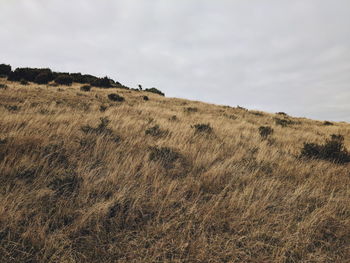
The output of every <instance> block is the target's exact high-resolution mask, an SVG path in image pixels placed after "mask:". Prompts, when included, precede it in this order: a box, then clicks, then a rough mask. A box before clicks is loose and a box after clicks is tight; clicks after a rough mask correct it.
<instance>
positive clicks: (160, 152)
mask: <svg viewBox="0 0 350 263" xmlns="http://www.w3.org/2000/svg"><path fill="white" fill-rule="evenodd" d="M181 158H182V155H181V154H180V153H178V152H176V151H174V150H173V149H171V148H168V147H161V148H157V147H151V153H150V155H149V159H150V161H154V162H156V161H158V162H160V163H161V164H162V165H163V167H164V168H168V169H170V168H173V167H174V163H175V162H176V161H177V160H179V159H181Z"/></svg>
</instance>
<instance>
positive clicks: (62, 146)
mask: <svg viewBox="0 0 350 263" xmlns="http://www.w3.org/2000/svg"><path fill="white" fill-rule="evenodd" d="M0 83H1V84H6V85H7V86H8V88H7V89H0V262H28V263H29V262H31V263H33V262H67V263H73V262H146V263H147V262H208V263H209V262H213V263H214V262H256V263H260V262H281V263H282V262H285V263H294V262H341V263H344V262H350V164H343V165H341V164H336V163H333V162H330V161H325V160H316V159H305V158H299V155H300V151H301V149H302V147H303V144H304V142H315V143H323V142H324V141H325V140H326V139H327V138H329V136H330V135H331V134H342V135H343V136H344V138H345V140H344V144H345V146H346V148H347V149H350V124H347V123H345V122H343V123H334V125H330V126H326V125H323V122H321V121H313V120H309V119H306V118H293V117H290V116H281V115H276V114H269V113H264V112H257V111H249V110H245V109H243V108H239V107H237V108H236V107H228V106H219V105H211V104H206V103H201V102H196V101H188V100H184V99H176V98H166V97H162V96H159V95H157V94H152V93H146V92H142V91H139V92H137V91H132V90H125V89H115V88H114V89H98V88H92V90H91V91H90V92H83V91H80V89H79V88H80V86H81V85H80V84H73V85H72V86H59V87H52V86H49V85H38V84H33V83H30V85H20V84H19V83H15V82H13V83H12V82H8V81H6V80H5V79H0ZM110 93H117V94H119V95H121V96H123V97H124V98H125V101H124V102H113V101H110V100H109V99H108V98H107V95H108V94H110ZM145 95H147V96H148V97H149V100H148V101H145V100H144V99H143V96H145ZM15 106H16V107H15ZM101 106H105V110H104V109H101ZM174 116H176V117H174ZM276 117H278V118H282V119H288V120H291V121H293V123H292V124H288V125H287V127H282V126H280V125H276V123H275V119H274V118H276ZM101 118H104V119H102V121H101ZM108 121H109V122H108ZM202 123H204V124H207V123H209V124H210V126H211V127H212V131H210V130H205V129H204V130H202V131H197V132H196V129H195V127H193V126H194V125H196V124H202ZM156 125H159V129H157V128H153V129H150V130H149V128H152V127H154V126H156ZM260 126H271V127H272V128H273V129H274V133H273V134H272V135H270V136H269V137H268V138H267V139H265V140H264V139H262V138H261V137H260V134H259V131H258V128H259V127H260ZM146 130H148V132H147V134H146Z"/></svg>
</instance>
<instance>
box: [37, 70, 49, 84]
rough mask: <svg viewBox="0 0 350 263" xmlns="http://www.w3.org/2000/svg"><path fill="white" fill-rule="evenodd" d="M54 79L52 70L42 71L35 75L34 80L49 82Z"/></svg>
mask: <svg viewBox="0 0 350 263" xmlns="http://www.w3.org/2000/svg"><path fill="white" fill-rule="evenodd" d="M52 79H53V77H52V73H51V72H41V73H39V74H38V75H37V76H36V77H35V79H34V82H35V83H37V84H47V83H49V82H50V81H51V80H52Z"/></svg>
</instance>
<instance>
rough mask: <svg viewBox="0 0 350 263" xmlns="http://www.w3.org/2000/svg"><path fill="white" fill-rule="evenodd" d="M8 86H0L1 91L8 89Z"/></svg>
mask: <svg viewBox="0 0 350 263" xmlns="http://www.w3.org/2000/svg"><path fill="white" fill-rule="evenodd" d="M7 88H8V86H7V85H6V84H0V89H7Z"/></svg>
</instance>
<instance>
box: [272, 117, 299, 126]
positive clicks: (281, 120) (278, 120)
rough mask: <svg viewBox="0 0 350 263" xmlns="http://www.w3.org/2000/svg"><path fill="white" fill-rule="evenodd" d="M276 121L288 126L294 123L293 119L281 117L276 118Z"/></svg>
mask: <svg viewBox="0 0 350 263" xmlns="http://www.w3.org/2000/svg"><path fill="white" fill-rule="evenodd" d="M275 123H276V125H280V126H282V127H287V125H290V124H294V122H293V121H291V120H288V119H279V118H275Z"/></svg>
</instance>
